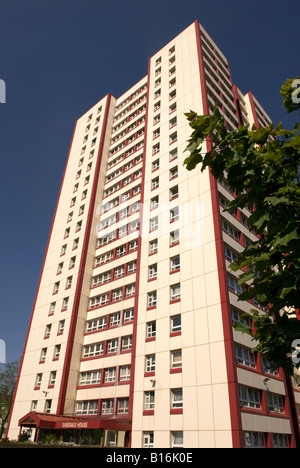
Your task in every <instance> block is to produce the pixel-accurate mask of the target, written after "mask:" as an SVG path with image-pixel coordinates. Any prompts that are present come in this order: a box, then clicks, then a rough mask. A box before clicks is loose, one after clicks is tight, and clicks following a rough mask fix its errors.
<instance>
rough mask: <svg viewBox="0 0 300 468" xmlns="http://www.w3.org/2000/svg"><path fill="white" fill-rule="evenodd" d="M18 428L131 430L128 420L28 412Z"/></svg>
mask: <svg viewBox="0 0 300 468" xmlns="http://www.w3.org/2000/svg"><path fill="white" fill-rule="evenodd" d="M19 426H21V428H22V427H30V428H41V429H113V430H121V431H130V430H131V421H129V420H125V419H124V420H118V421H116V420H109V419H101V418H99V417H90V418H89V417H87V418H83V417H78V416H65V415H55V414H46V413H36V412H34V411H30V412H29V413H27V414H25V416H23V418H21V419H20V420H19Z"/></svg>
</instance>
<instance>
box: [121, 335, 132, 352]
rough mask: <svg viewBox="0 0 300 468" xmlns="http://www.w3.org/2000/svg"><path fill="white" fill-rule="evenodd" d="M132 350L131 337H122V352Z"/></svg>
mask: <svg viewBox="0 0 300 468" xmlns="http://www.w3.org/2000/svg"><path fill="white" fill-rule="evenodd" d="M131 348H132V336H123V337H122V351H128V350H130V349H131Z"/></svg>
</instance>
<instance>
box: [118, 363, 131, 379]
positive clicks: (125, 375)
mask: <svg viewBox="0 0 300 468" xmlns="http://www.w3.org/2000/svg"><path fill="white" fill-rule="evenodd" d="M130 370H131V369H130V366H121V367H120V381H121V382H123V381H125V380H130Z"/></svg>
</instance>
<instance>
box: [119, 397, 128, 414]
mask: <svg viewBox="0 0 300 468" xmlns="http://www.w3.org/2000/svg"><path fill="white" fill-rule="evenodd" d="M128 410H129V399H128V398H118V404H117V413H118V414H127V413H128Z"/></svg>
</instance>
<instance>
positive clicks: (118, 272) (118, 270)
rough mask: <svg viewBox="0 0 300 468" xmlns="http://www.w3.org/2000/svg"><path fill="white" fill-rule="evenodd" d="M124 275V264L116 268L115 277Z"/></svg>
mask: <svg viewBox="0 0 300 468" xmlns="http://www.w3.org/2000/svg"><path fill="white" fill-rule="evenodd" d="M122 276H124V265H122V266H119V267H117V268H115V274H114V278H121V277H122Z"/></svg>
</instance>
